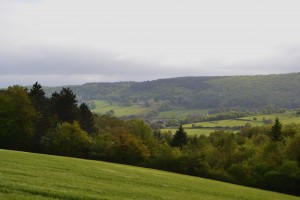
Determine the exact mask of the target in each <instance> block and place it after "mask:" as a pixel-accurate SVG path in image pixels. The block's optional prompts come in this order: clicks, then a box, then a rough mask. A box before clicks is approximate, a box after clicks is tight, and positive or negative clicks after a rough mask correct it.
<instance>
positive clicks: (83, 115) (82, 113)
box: [79, 103, 96, 134]
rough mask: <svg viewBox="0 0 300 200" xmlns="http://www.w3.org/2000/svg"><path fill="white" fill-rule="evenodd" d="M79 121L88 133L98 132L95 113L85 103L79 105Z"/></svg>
mask: <svg viewBox="0 0 300 200" xmlns="http://www.w3.org/2000/svg"><path fill="white" fill-rule="evenodd" d="M79 123H80V127H81V128H82V129H83V130H85V131H86V132H87V133H89V134H92V133H95V132H96V128H95V123H94V117H93V113H92V112H91V111H90V110H89V107H88V106H87V105H86V104H85V103H82V104H81V105H80V106H79Z"/></svg>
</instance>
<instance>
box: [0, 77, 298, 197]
mask: <svg viewBox="0 0 300 200" xmlns="http://www.w3.org/2000/svg"><path fill="white" fill-rule="evenodd" d="M299 146H300V125H298V124H289V125H282V124H281V122H280V120H279V119H278V118H277V119H276V120H275V122H274V124H272V125H266V126H262V127H251V126H246V127H244V128H243V129H242V130H241V131H240V132H238V133H236V134H234V133H231V132H226V131H214V132H212V133H211V134H210V135H208V136H205V135H200V136H190V137H189V136H188V135H187V133H186V132H185V130H184V129H183V127H182V126H179V128H178V130H177V131H176V133H175V134H174V135H173V134H172V133H169V132H161V131H159V130H152V129H151V128H150V126H149V125H148V124H146V123H145V122H144V121H142V120H140V119H133V120H121V119H118V118H116V117H113V116H109V115H97V114H93V113H92V112H91V111H90V110H89V108H88V106H87V105H86V104H85V103H81V104H79V105H78V102H77V100H76V95H75V94H74V93H73V91H72V90H71V89H70V88H62V89H61V90H60V92H53V93H52V94H51V95H50V96H49V97H47V96H46V95H45V92H44V90H43V88H42V86H41V85H40V84H38V83H35V84H34V85H33V86H32V88H31V89H30V90H28V89H26V88H24V87H21V86H11V87H8V88H7V89H5V90H1V91H0V148H5V149H13V150H22V151H31V152H41V153H47V154H55V155H63V156H73V157H80V158H87V159H95V160H103V161H110V162H117V163H124V164H131V165H137V166H143V167H150V168H156V169H162V170H166V171H173V172H177V173H183V174H189V175H193V176H200V177H206V178H211V179H216V180H221V181H226V182H231V183H236V184H241V185H247V186H252V187H257V188H262V189H268V190H274V191H278V192H283V193H289V194H293V195H300V192H299V191H300V168H299V164H300V151H299Z"/></svg>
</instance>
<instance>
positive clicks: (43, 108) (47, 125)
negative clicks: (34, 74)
mask: <svg viewBox="0 0 300 200" xmlns="http://www.w3.org/2000/svg"><path fill="white" fill-rule="evenodd" d="M28 95H29V97H30V99H31V102H32V105H33V106H34V108H35V110H36V111H37V113H38V119H37V122H36V127H35V133H34V135H33V145H32V150H33V151H37V152H38V151H40V149H41V148H40V147H41V143H40V142H41V139H42V137H43V136H45V135H46V134H47V132H48V131H50V130H51V129H52V128H53V129H54V128H55V127H56V125H55V121H53V116H52V115H51V113H50V112H49V109H50V108H49V106H50V105H49V98H47V97H46V96H45V92H44V90H43V88H42V86H41V85H40V84H39V83H38V82H36V83H35V84H34V85H33V86H32V88H31V89H30V91H29V92H28Z"/></svg>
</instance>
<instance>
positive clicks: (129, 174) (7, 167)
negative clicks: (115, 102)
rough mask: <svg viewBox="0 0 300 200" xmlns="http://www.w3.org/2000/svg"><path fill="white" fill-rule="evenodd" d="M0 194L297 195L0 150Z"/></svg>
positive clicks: (287, 199)
mask: <svg viewBox="0 0 300 200" xmlns="http://www.w3.org/2000/svg"><path fill="white" fill-rule="evenodd" d="M0 180H1V181H0V199H66V200H75V199H76V200H77V199H88V200H90V199H91V200H94V199H180V200H182V199H186V200H187V199H201V200H212V199H214V200H230V199H243V200H254V199H257V200H283V199H284V200H296V199H298V200H299V199H300V198H299V197H295V196H290V195H284V194H279V193H275V192H269V191H264V190H259V189H254V188H249V187H243V186H238V185H233V184H228V183H223V182H218V181H212V180H208V179H203V178H197V177H191V176H185V175H180V174H175V173H169V172H164V171H159V170H152V169H146V168H140V167H133V166H127V165H119V164H112V163H106V162H99V161H90V160H83V159H75V158H67V157H58V156H50V155H42V154H32V153H24V152H16V151H7V150H0Z"/></svg>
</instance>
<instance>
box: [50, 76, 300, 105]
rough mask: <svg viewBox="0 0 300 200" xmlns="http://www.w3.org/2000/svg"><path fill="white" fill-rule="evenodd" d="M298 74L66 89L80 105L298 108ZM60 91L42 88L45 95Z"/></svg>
mask: <svg viewBox="0 0 300 200" xmlns="http://www.w3.org/2000/svg"><path fill="white" fill-rule="evenodd" d="M299 85H300V73H291V74H276V75H274V74H273V75H255V76H223V77H217V76H215V77H179V78H169V79H159V80H154V81H145V82H116V83H87V84H84V85H77V86H70V88H71V89H72V90H73V91H74V92H75V93H76V94H77V98H78V99H79V100H80V101H90V100H105V101H108V102H115V103H118V104H119V105H122V106H126V105H127V106H128V105H132V104H139V105H144V106H149V104H150V105H151V104H155V103H156V104H159V105H160V111H163V110H172V109H174V108H177V109H178V108H185V109H212V108H213V109H217V108H247V109H262V108H266V107H269V108H270V107H279V108H293V109H294V108H298V107H300V90H299ZM61 88H62V87H46V88H45V91H46V93H47V94H48V95H50V94H51V93H53V92H54V91H58V90H60V89H61Z"/></svg>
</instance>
